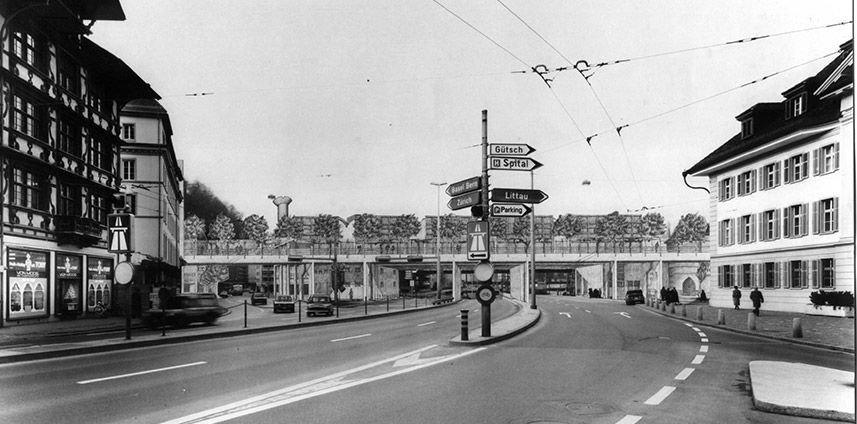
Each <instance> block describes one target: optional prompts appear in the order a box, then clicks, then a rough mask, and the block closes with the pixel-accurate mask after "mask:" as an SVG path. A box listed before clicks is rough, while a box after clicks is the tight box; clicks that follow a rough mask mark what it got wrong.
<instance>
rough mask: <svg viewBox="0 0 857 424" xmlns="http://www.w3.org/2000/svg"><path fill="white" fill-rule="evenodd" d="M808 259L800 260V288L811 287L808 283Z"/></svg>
mask: <svg viewBox="0 0 857 424" xmlns="http://www.w3.org/2000/svg"><path fill="white" fill-rule="evenodd" d="M807 267H808V264H807V261H800V288H802V289H805V288H807V287H809V285H808V284H807Z"/></svg>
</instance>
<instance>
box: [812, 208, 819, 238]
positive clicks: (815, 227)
mask: <svg viewBox="0 0 857 424" xmlns="http://www.w3.org/2000/svg"><path fill="white" fill-rule="evenodd" d="M820 203H821V202H812V233H813V234H818V233H819V232H821V219H820V218H821V215H820V214H819V213H818V209H819V206H820Z"/></svg>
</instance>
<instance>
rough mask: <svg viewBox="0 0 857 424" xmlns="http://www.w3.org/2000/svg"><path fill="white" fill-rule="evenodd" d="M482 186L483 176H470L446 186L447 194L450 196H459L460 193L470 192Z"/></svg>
mask: <svg viewBox="0 0 857 424" xmlns="http://www.w3.org/2000/svg"><path fill="white" fill-rule="evenodd" d="M480 188H482V177H473V178H468V179H466V180H464V181H459V182H457V183H455V184H450V185H449V187H447V188H446V194H448V195H450V196H458V195H459V194H463V193H469V192H471V191H475V190H479V189H480Z"/></svg>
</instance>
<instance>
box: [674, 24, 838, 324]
mask: <svg viewBox="0 0 857 424" xmlns="http://www.w3.org/2000/svg"><path fill="white" fill-rule="evenodd" d="M840 48H841V51H840V54H839V55H838V56H837V57H836V59H835V60H833V61H832V62H831V63H829V64H828V65H827V66H826V67H825V68H824V69H822V70H821V71H820V72H819V73H818V74H816V75H814V76H812V77H810V78H807V79H805V80H803V81H801V82H800V83H798V84H797V85H795V86H793V87H791V88H789V89H788V90H786V91H784V92H783V93H782V94H783V96H784V100H783V101H780V102H777V103H759V104H757V105H755V106H753V107H751V108H750V109H748V110H746V111H744V112H743V113H741V114H740V115H738V116H737V117H736V119H737V120H738V121H739V122H740V123H741V131H740V133H738V134H737V135H735V136H734V137H732V138H731V139H730V140H729V141H727V142H726V143H725V144H723V145H722V146H720V147H719V148H718V149H716V150H715V151H714V152H712V153H711V154H709V155H708V156H707V157H705V158H704V159H702V160H701V161H699V162H698V163H697V164H695V165H694V166H693V167H691V168H690V169H688V170H687V171H685V175H694V176H706V177H708V178H709V185H710V193H711V212H710V222H711V223H712V225H711V230H712V231H711V236H710V237H711V239H710V240H711V243H710V245H711V246H712V251H711V270H712V272H713V274H714V275H713V277H714V278H713V281H717V286H716V287H712V288H711V293H710V297H711V303H712V305H714V306H721V307H723V306H731V304H732V297H731V292H732V289H733V288H734V287H736V286H737V287H738V288H740V289H742V290H743V291H744V296H743V297H742V299H743V301H744V303H743V304H745V305H746V304H749V296H747V295H748V294H749V289H750V288H751V287H759V288H760V289H762V290H763V294H764V298H765V303H764V308H765V309H771V310H783V311H803V310H804V309H805V307H806V305H807V304H809V295H810V292H812V291H815V290H825V291H850V292H852V293H853V292H854V220H853V216H854V121H853V119H854V103H853V101H854V93H853V89H854V79H853V66H854V45H853V40H852V41H849V42H847V43H845V44H843V45H842V46H841V47H840Z"/></svg>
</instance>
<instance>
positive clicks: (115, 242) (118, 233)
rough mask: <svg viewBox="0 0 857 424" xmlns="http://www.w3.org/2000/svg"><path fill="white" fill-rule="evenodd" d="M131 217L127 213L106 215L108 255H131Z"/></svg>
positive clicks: (132, 247)
mask: <svg viewBox="0 0 857 424" xmlns="http://www.w3.org/2000/svg"><path fill="white" fill-rule="evenodd" d="M132 218H133V215H131V214H129V213H112V214H109V215H107V230H108V232H107V251H108V252H110V253H132V252H133V251H134V244H133V238H132V237H131V228H132V225H131V223H132V222H133V219H132Z"/></svg>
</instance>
